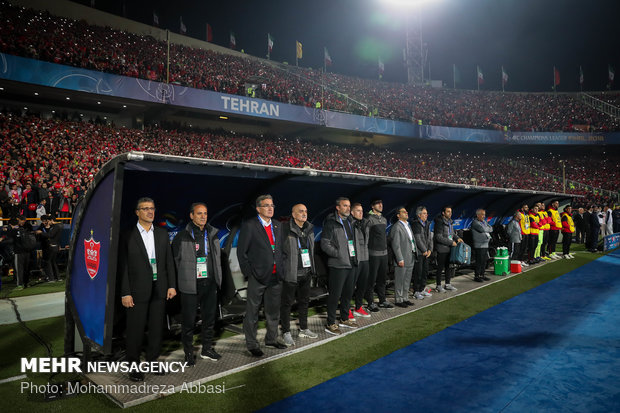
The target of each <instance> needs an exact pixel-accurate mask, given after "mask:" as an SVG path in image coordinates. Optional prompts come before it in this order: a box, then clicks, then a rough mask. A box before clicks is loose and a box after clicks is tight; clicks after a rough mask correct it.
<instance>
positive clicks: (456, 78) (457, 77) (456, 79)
mask: <svg viewBox="0 0 620 413" xmlns="http://www.w3.org/2000/svg"><path fill="white" fill-rule="evenodd" d="M457 83H461V72H460V71H459V68H458V67H456V64H455V63H453V64H452V87H453V88H454V89H456V84H457Z"/></svg>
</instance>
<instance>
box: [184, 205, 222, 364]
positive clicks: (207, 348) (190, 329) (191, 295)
mask: <svg viewBox="0 0 620 413" xmlns="http://www.w3.org/2000/svg"><path fill="white" fill-rule="evenodd" d="M207 214H208V212H207V206H206V205H205V204H203V203H202V202H197V203H194V204H192V206H191V207H190V213H189V218H190V219H191V222H190V223H188V224H187V225H186V226H185V229H183V230H181V231H179V233H178V234H177V235H176V236H175V237H174V240H173V241H172V255H173V256H174V262H175V264H176V269H177V278H178V290H179V292H180V293H181V314H182V333H181V341H182V342H183V351H184V352H185V361H186V362H187V364H188V365H190V366H193V365H194V364H195V360H194V346H193V342H194V326H195V321H196V310H197V307H198V305H200V313H201V316H202V330H201V343H202V351H201V353H200V357H201V358H203V359H209V360H212V361H217V360H219V359H220V358H221V356H220V355H219V354H218V353H217V352H216V351H215V349H214V348H213V336H214V327H215V314H216V310H217V290H218V288H219V287H220V286H221V285H222V264H221V256H220V240H219V238H218V237H217V229H215V228H214V227H212V226H211V225H209V224H207V216H208V215H207Z"/></svg>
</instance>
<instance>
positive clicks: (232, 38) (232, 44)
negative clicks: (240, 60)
mask: <svg viewBox="0 0 620 413" xmlns="http://www.w3.org/2000/svg"><path fill="white" fill-rule="evenodd" d="M235 47H237V39H236V38H235V33H234V32H230V48H231V49H234V48H235Z"/></svg>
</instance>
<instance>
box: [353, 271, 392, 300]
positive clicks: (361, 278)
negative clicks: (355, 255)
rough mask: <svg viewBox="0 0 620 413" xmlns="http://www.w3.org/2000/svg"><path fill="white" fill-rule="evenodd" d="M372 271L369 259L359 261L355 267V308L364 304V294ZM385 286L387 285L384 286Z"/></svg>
mask: <svg viewBox="0 0 620 413" xmlns="http://www.w3.org/2000/svg"><path fill="white" fill-rule="evenodd" d="M369 272H370V264H369V262H368V261H359V262H358V263H357V268H356V269H355V276H354V280H355V293H354V294H353V297H354V298H355V308H356V309H357V308H360V307H361V306H362V304H364V302H363V301H364V295H365V294H366V289H367V286H368V274H369ZM384 288H385V287H384Z"/></svg>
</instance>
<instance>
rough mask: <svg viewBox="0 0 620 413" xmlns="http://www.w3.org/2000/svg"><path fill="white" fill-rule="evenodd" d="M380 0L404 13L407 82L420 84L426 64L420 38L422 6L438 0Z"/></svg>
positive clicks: (422, 43) (424, 51)
mask: <svg viewBox="0 0 620 413" xmlns="http://www.w3.org/2000/svg"><path fill="white" fill-rule="evenodd" d="M380 1H381V2H382V3H384V4H386V5H388V6H391V8H392V9H394V10H395V11H397V12H398V13H399V14H401V15H405V18H406V23H405V35H406V42H405V51H404V56H403V57H404V60H405V65H406V67H407V82H408V83H410V84H417V85H422V84H423V83H424V66H425V65H426V48H425V47H424V42H423V40H422V8H423V6H424V5H425V4H426V3H431V2H436V1H438V0H380ZM429 80H430V79H429Z"/></svg>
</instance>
